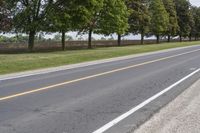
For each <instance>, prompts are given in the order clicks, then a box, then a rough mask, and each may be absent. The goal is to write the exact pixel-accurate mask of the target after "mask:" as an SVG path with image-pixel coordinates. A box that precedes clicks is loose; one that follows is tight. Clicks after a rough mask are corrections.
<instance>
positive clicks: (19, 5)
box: [0, 0, 200, 51]
mask: <svg viewBox="0 0 200 133" xmlns="http://www.w3.org/2000/svg"><path fill="white" fill-rule="evenodd" d="M199 23H200V8H199V7H193V6H191V4H190V2H189V1H188V0H6V1H5V0H0V31H1V32H11V31H13V32H17V33H26V34H28V36H29V39H28V48H29V50H30V51H32V50H33V48H34V40H35V36H36V33H38V32H54V33H56V32H59V33H62V36H61V42H62V49H63V50H65V47H66V46H65V41H66V35H65V33H66V32H68V31H77V32H78V33H81V34H83V33H87V34H88V48H92V34H93V33H96V34H103V35H111V34H117V35H118V44H119V45H120V44H121V36H122V35H128V34H134V35H136V34H140V35H141V43H142V44H143V40H144V36H145V35H148V36H156V37H157V42H158V43H159V40H160V36H164V37H168V41H170V39H171V38H172V37H174V36H179V38H180V41H181V40H182V38H183V37H188V38H190V39H191V40H192V38H196V39H197V38H198V37H199V36H200V24H199Z"/></svg>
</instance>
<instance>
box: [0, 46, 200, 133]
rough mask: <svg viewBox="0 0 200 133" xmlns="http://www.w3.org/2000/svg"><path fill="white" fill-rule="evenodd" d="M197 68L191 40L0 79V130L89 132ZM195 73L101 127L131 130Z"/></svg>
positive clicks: (199, 62)
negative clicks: (113, 58) (127, 56)
mask: <svg viewBox="0 0 200 133" xmlns="http://www.w3.org/2000/svg"><path fill="white" fill-rule="evenodd" d="M102 54H103V53H102ZM199 68H200V46H194V47H187V48H183V49H177V50H171V51H167V52H162V53H154V54H151V55H145V56H140V57H135V58H131V59H125V60H121V61H113V62H109V63H102V64H97V65H91V66H88V67H81V68H74V69H69V70H62V71H58V72H52V73H46V74H41V75H33V76H28V77H21V78H15V79H8V80H2V81H1V82H0V133H92V132H94V131H97V129H99V128H101V127H102V126H104V125H105V124H107V123H108V122H110V121H112V120H113V119H115V118H117V117H118V116H120V115H122V114H123V113H125V112H127V111H129V110H130V109H132V108H133V107H135V106H137V105H138V104H140V103H142V102H143V101H145V100H146V99H148V98H150V97H152V96H153V95H155V94H157V93H159V92H161V91H162V90H164V89H165V88H167V87H169V86H171V85H172V84H174V83H175V82H177V81H179V80H180V79H182V78H184V77H185V76H187V75H189V74H190V73H192V72H194V71H195V70H198V69H199ZM199 78H200V73H199V72H197V73H196V74H194V75H192V76H191V77H190V78H188V79H187V80H185V81H184V82H181V83H180V84H178V85H177V86H175V87H173V89H172V90H170V91H169V92H166V93H165V94H164V95H162V96H160V97H158V98H156V99H155V100H154V101H152V102H150V103H149V104H147V105H146V106H144V107H142V108H141V109H139V110H137V111H136V112H134V113H133V114H131V115H130V116H129V117H127V118H125V119H123V120H121V121H120V122H119V123H117V124H116V125H114V126H112V127H110V128H109V129H107V130H106V131H105V132H110V133H122V132H130V131H134V129H136V128H137V127H138V126H139V125H140V124H142V123H143V122H145V121H146V120H147V119H149V117H150V116H152V115H153V114H154V113H155V112H156V111H158V110H159V109H160V108H162V107H163V106H164V105H166V104H167V103H169V102H170V101H171V100H173V99H174V98H175V97H176V96H177V95H179V94H180V93H181V92H183V91H184V90H185V89H186V88H188V87H189V86H190V85H191V84H192V83H194V82H195V81H196V80H197V79H199ZM99 133H100V132H99Z"/></svg>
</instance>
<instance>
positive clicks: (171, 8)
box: [163, 0, 179, 42]
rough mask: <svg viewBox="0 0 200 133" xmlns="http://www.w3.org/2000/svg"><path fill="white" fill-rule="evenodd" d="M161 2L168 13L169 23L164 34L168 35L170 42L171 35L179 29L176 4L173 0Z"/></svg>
mask: <svg viewBox="0 0 200 133" xmlns="http://www.w3.org/2000/svg"><path fill="white" fill-rule="evenodd" d="M163 3H164V6H165V9H166V11H167V13H168V14H169V24H168V28H167V31H166V34H167V36H168V42H170V38H171V36H175V35H176V34H177V31H178V30H179V26H178V18H177V13H176V6H175V3H174V1H173V0H163Z"/></svg>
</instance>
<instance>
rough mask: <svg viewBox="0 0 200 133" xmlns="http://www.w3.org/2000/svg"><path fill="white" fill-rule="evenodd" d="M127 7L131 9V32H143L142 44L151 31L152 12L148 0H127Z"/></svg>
mask: <svg viewBox="0 0 200 133" xmlns="http://www.w3.org/2000/svg"><path fill="white" fill-rule="evenodd" d="M126 4H127V7H128V8H129V9H130V10H131V15H130V16H129V25H130V28H129V32H130V33H133V34H141V44H143V43H144V35H145V34H146V33H147V32H148V31H149V25H150V16H149V15H150V14H149V11H148V7H147V4H148V1H147V0H127V2H126Z"/></svg>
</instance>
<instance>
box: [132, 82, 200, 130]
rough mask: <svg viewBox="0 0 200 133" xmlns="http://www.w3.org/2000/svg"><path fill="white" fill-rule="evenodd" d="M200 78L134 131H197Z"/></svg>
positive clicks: (198, 127)
mask: <svg viewBox="0 0 200 133" xmlns="http://www.w3.org/2000/svg"><path fill="white" fill-rule="evenodd" d="M199 88H200V80H198V81H197V82H196V83H194V84H193V85H192V86H191V87H190V88H188V89H187V90H185V91H184V92H183V93H182V94H181V95H179V96H178V97H177V98H176V99H175V100H173V101H172V102H171V103H169V104H168V105H167V106H165V107H164V108H162V109H161V110H160V111H159V112H158V113H156V114H155V115H154V116H153V117H152V118H150V119H149V120H148V121H147V122H146V123H144V124H143V125H141V126H140V127H139V128H138V129H137V130H135V132H134V133H189V132H191V133H199V131H200V112H199V110H200V91H199Z"/></svg>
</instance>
